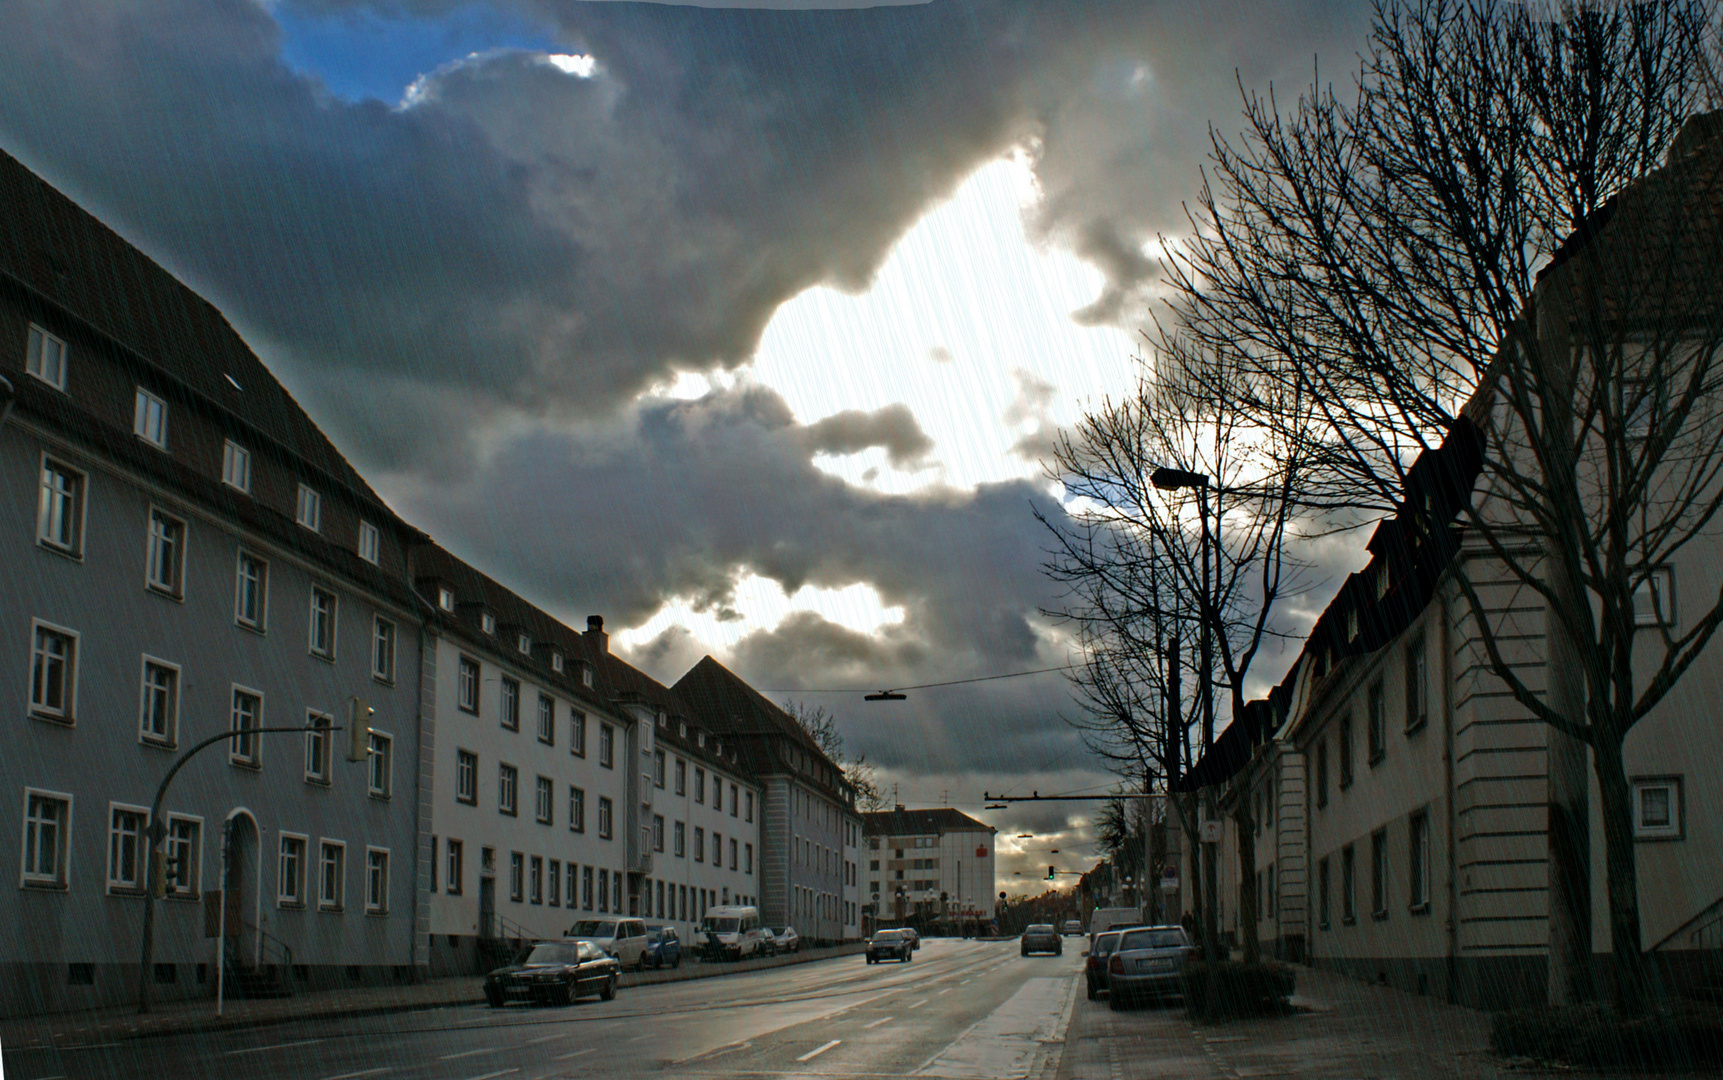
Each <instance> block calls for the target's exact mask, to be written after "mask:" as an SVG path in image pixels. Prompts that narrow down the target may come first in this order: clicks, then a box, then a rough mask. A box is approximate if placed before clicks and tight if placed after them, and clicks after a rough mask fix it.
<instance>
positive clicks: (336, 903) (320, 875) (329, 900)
mask: <svg viewBox="0 0 1723 1080" xmlns="http://www.w3.org/2000/svg"><path fill="white" fill-rule="evenodd" d="M331 853H334V855H335V856H336V858H335V876H336V878H337V880H336V882H335V889H334V892H335V895H334V896H333V897H331V896H330V895H329V893H330V889H329V856H330V854H331ZM346 909H347V841H345V840H331V839H329V838H328V837H327V836H325V837H320V838H319V839H318V841H317V910H318V911H345V910H346Z"/></svg>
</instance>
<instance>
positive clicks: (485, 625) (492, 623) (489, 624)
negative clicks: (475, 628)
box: [479, 611, 497, 634]
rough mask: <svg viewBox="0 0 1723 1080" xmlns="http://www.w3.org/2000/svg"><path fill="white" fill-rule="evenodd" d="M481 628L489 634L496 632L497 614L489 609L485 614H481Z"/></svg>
mask: <svg viewBox="0 0 1723 1080" xmlns="http://www.w3.org/2000/svg"><path fill="white" fill-rule="evenodd" d="M479 629H480V630H483V631H484V632H485V633H487V634H494V633H496V632H497V617H496V616H495V615H492V614H491V613H490V612H488V611H487V612H484V613H483V614H481V615H480V616H479Z"/></svg>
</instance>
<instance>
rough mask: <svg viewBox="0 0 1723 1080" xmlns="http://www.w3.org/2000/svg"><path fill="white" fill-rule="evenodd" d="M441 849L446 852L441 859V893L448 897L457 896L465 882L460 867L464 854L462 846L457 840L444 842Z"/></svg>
mask: <svg viewBox="0 0 1723 1080" xmlns="http://www.w3.org/2000/svg"><path fill="white" fill-rule="evenodd" d="M443 847H444V849H445V851H446V854H445V855H444V859H443V891H444V892H446V893H448V894H449V895H450V896H459V895H461V889H462V887H463V883H464V882H465V880H466V878H465V875H464V873H463V868H462V865H461V863H462V856H463V855H464V854H465V852H464V850H463V849H464V845H462V843H461V842H460V841H459V840H445V841H444V842H443Z"/></svg>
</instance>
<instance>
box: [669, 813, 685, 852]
mask: <svg viewBox="0 0 1723 1080" xmlns="http://www.w3.org/2000/svg"><path fill="white" fill-rule="evenodd" d="M670 824H671V829H670V837H671V846H670V853H671V854H672V855H675V856H676V857H677V858H678V859H686V858H687V857H688V823H687V822H684V821H673V822H671V823H670Z"/></svg>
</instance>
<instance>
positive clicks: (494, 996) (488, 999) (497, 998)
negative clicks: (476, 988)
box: [485, 990, 503, 1009]
mask: <svg viewBox="0 0 1723 1080" xmlns="http://www.w3.org/2000/svg"><path fill="white" fill-rule="evenodd" d="M485 1004H487V1005H489V1006H490V1007H491V1008H493V1009H500V1008H502V1007H503V996H502V995H501V994H499V993H497V992H495V991H494V990H486V991H485Z"/></svg>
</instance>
